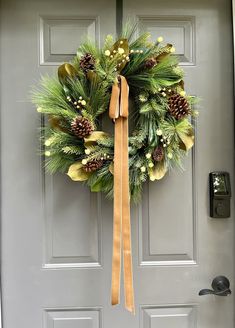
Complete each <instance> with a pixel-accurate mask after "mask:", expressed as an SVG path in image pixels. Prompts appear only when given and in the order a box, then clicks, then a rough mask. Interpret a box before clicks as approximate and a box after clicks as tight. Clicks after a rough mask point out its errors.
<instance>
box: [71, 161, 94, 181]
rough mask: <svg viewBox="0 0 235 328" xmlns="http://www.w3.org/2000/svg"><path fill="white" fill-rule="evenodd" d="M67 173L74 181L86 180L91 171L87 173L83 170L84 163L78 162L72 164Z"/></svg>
mask: <svg viewBox="0 0 235 328" xmlns="http://www.w3.org/2000/svg"><path fill="white" fill-rule="evenodd" d="M67 175H68V176H69V177H70V179H72V180H73V181H86V180H87V179H88V178H89V176H90V173H87V172H85V171H84V170H83V165H82V163H81V162H76V163H74V164H72V165H70V167H69V170H68V173H67Z"/></svg>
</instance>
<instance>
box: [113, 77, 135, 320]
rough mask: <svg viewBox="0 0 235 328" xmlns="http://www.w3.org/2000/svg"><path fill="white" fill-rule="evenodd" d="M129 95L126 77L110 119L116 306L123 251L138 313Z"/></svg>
mask: <svg viewBox="0 0 235 328" xmlns="http://www.w3.org/2000/svg"><path fill="white" fill-rule="evenodd" d="M128 94H129V87H128V84H127V81H126V79H125V77H124V76H119V79H118V82H117V83H115V84H114V85H113V87H112V94H111V100H110V107H109V116H110V118H111V119H112V120H114V122H115V141H114V209H113V259H112V295H111V296H112V305H116V304H118V303H119V302H120V277H121V257H122V251H123V266H124V294H125V307H126V309H127V310H128V311H130V312H132V313H133V314H134V312H135V306H134V291H133V273H132V255H131V222H130V192H129V165H128Z"/></svg>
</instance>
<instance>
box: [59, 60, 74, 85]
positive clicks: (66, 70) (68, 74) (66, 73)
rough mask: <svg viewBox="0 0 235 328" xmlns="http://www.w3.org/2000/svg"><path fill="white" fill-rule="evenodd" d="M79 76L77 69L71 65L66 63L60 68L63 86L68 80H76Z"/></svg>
mask: <svg viewBox="0 0 235 328" xmlns="http://www.w3.org/2000/svg"><path fill="white" fill-rule="evenodd" d="M77 75H78V72H77V70H76V68H75V67H74V66H73V65H71V64H69V63H64V64H62V65H60V67H59V68H58V78H59V81H60V83H61V84H65V83H66V80H67V79H74V78H76V76H77Z"/></svg>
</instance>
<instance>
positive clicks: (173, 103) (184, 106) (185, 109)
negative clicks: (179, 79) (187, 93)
mask: <svg viewBox="0 0 235 328" xmlns="http://www.w3.org/2000/svg"><path fill="white" fill-rule="evenodd" d="M168 106H169V113H170V115H171V116H173V117H174V118H175V119H177V120H180V119H181V118H183V117H185V116H187V115H188V114H189V110H190V109H189V104H188V102H187V100H186V99H185V98H184V97H182V96H180V95H179V94H178V93H175V94H173V95H172V96H170V98H169V99H168Z"/></svg>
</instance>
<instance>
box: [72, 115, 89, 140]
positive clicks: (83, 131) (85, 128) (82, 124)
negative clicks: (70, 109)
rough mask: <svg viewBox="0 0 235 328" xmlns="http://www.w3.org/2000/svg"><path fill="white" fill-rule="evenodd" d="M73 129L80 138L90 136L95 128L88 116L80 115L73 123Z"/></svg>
mask: <svg viewBox="0 0 235 328" xmlns="http://www.w3.org/2000/svg"><path fill="white" fill-rule="evenodd" d="M71 130H72V132H73V133H74V134H75V136H77V137H78V138H85V137H87V136H89V135H90V134H91V133H92V131H93V130H94V129H93V126H92V124H91V122H90V121H89V120H88V119H87V118H85V117H82V116H78V117H76V118H75V119H74V120H73V122H72V123H71Z"/></svg>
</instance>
